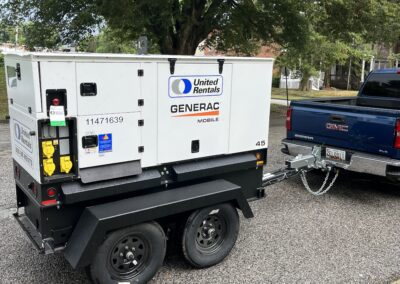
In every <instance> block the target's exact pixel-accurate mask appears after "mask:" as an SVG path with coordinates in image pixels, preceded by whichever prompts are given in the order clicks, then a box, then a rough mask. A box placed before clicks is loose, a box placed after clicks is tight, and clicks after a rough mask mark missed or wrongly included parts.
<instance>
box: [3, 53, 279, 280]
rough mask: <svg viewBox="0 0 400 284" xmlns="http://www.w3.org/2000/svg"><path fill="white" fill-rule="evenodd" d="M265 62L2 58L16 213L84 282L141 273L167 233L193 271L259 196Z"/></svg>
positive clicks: (150, 269)
mask: <svg viewBox="0 0 400 284" xmlns="http://www.w3.org/2000/svg"><path fill="white" fill-rule="evenodd" d="M272 66H273V60H272V59H261V58H236V57H224V58H222V57H221V58H217V57H194V56H158V55H157V56H136V55H122V54H115V55H111V54H65V53H62V54H61V53H60V54H57V53H7V54H5V68H6V77H7V78H6V80H7V92H8V101H9V112H10V129H11V142H12V156H13V160H14V177H15V183H16V195H17V204H18V212H17V213H16V214H15V217H16V219H17V220H18V222H19V224H20V225H21V227H22V228H23V229H24V230H25V232H26V233H27V235H28V236H29V237H30V239H31V241H32V243H33V244H34V245H35V246H36V247H37V248H38V249H39V251H40V252H42V253H46V254H49V253H54V252H62V253H63V254H64V256H65V257H66V259H67V260H68V261H69V263H70V264H71V265H72V267H74V268H77V267H86V268H87V271H88V272H89V275H90V277H91V278H92V280H93V281H94V282H95V283H117V282H132V283H133V282H134V283H137V282H139V283H143V282H147V281H148V280H149V279H151V278H152V277H153V275H154V274H155V273H156V271H157V270H158V268H159V267H160V266H161V265H162V263H163V259H164V256H165V252H166V245H167V239H168V235H169V234H172V233H174V232H175V233H176V234H177V235H178V240H179V242H181V245H180V246H181V247H182V248H183V255H184V256H185V258H186V259H187V261H188V262H189V263H191V264H192V265H194V266H195V267H207V266H211V265H214V264H216V263H218V262H220V261H222V260H223V259H224V257H225V256H227V255H228V253H229V252H230V250H231V249H232V247H233V245H234V244H235V241H236V238H237V234H238V229H239V218H238V213H237V209H240V210H241V211H242V213H243V215H244V216H245V217H246V218H249V217H252V216H253V214H252V211H251V208H250V206H249V204H248V201H249V200H254V199H257V198H260V197H262V196H263V193H264V191H263V188H262V173H263V165H264V164H265V163H266V154H267V145H268V127H269V111H270V95H271V79H272Z"/></svg>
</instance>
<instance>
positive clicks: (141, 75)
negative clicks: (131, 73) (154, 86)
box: [137, 69, 144, 77]
mask: <svg viewBox="0 0 400 284" xmlns="http://www.w3.org/2000/svg"><path fill="white" fill-rule="evenodd" d="M137 75H138V76H139V77H143V75H144V70H143V69H139V70H138V71H137Z"/></svg>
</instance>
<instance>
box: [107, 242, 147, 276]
mask: <svg viewBox="0 0 400 284" xmlns="http://www.w3.org/2000/svg"><path fill="white" fill-rule="evenodd" d="M148 257H149V249H148V245H147V242H145V241H144V240H143V239H142V238H140V237H138V236H128V237H124V238H122V239H121V240H120V241H119V242H118V243H117V244H115V246H114V248H113V250H112V251H111V253H110V266H111V268H112V270H113V271H114V272H115V273H116V274H117V275H118V276H121V277H124V276H125V277H132V276H134V275H137V274H138V273H140V272H141V270H142V269H143V264H144V263H145V261H146V260H147V259H148Z"/></svg>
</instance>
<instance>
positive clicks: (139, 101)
mask: <svg viewBox="0 0 400 284" xmlns="http://www.w3.org/2000/svg"><path fill="white" fill-rule="evenodd" d="M137 104H138V106H140V107H141V106H144V99H138V101H137Z"/></svg>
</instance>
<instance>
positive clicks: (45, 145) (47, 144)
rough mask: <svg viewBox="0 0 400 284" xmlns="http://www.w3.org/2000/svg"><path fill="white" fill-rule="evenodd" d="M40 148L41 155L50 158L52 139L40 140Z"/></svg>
mask: <svg viewBox="0 0 400 284" xmlns="http://www.w3.org/2000/svg"><path fill="white" fill-rule="evenodd" d="M42 150H43V156H44V157H45V158H51V157H53V154H54V146H53V142H52V141H43V142H42Z"/></svg>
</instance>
